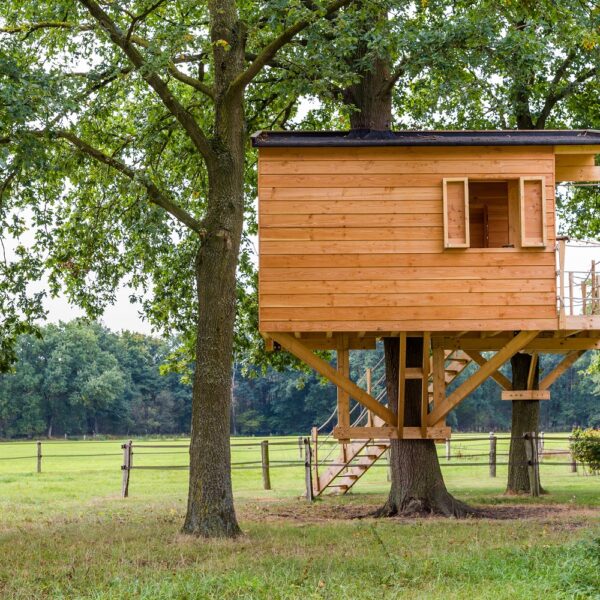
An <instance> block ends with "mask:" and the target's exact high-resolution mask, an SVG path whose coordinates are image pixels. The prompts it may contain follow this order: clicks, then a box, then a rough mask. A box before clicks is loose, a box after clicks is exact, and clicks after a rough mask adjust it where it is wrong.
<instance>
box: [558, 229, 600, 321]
mask: <svg viewBox="0 0 600 600" xmlns="http://www.w3.org/2000/svg"><path fill="white" fill-rule="evenodd" d="M567 242H568V239H567V238H558V240H557V253H558V260H557V264H558V273H557V276H558V282H557V292H558V298H557V301H558V307H557V308H558V318H559V327H561V328H564V327H565V324H566V318H567V317H574V316H589V315H600V260H595V259H592V260H591V264H590V268H589V269H588V270H587V271H584V270H581V271H567V270H565V256H566V252H567V249H568V247H569V246H568V244H567ZM593 247H594V246H590V248H593Z"/></svg>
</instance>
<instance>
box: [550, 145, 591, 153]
mask: <svg viewBox="0 0 600 600" xmlns="http://www.w3.org/2000/svg"><path fill="white" fill-rule="evenodd" d="M554 153H555V154H600V146H598V145H592V144H590V145H587V144H579V145H573V146H554Z"/></svg>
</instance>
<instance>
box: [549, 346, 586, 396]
mask: <svg viewBox="0 0 600 600" xmlns="http://www.w3.org/2000/svg"><path fill="white" fill-rule="evenodd" d="M584 352H585V350H577V351H575V352H569V353H568V354H567V355H566V356H565V357H564V358H563V359H562V360H561V361H560V362H559V363H558V364H557V365H556V367H554V369H552V371H550V373H548V375H546V376H545V377H544V378H543V379H542V381H540V385H539V388H540V390H547V389H548V388H549V387H550V386H551V385H552V384H553V383H554V382H555V381H556V380H557V379H558V378H559V377H560V376H561V375H562V374H563V373H564V372H565V371H566V370H567V369H568V368H569V367H570V366H571V365H573V364H575V362H576V361H577V359H578V358H579V357H580V356H581V355H582V354H583V353H584Z"/></svg>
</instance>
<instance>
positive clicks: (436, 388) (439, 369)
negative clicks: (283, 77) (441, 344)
mask: <svg viewBox="0 0 600 600" xmlns="http://www.w3.org/2000/svg"><path fill="white" fill-rule="evenodd" d="M445 361H446V352H445V351H444V349H443V348H435V347H434V348H433V361H432V362H433V365H432V368H433V406H434V407H435V406H439V405H440V404H441V403H442V402H443V401H444V400H445V399H446V377H445V370H444V365H445Z"/></svg>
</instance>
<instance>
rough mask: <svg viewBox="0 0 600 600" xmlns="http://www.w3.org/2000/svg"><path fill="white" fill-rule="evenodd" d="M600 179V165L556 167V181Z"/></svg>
mask: <svg viewBox="0 0 600 600" xmlns="http://www.w3.org/2000/svg"><path fill="white" fill-rule="evenodd" d="M561 181H600V167H559V166H557V167H556V182H557V183H559V182H561Z"/></svg>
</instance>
